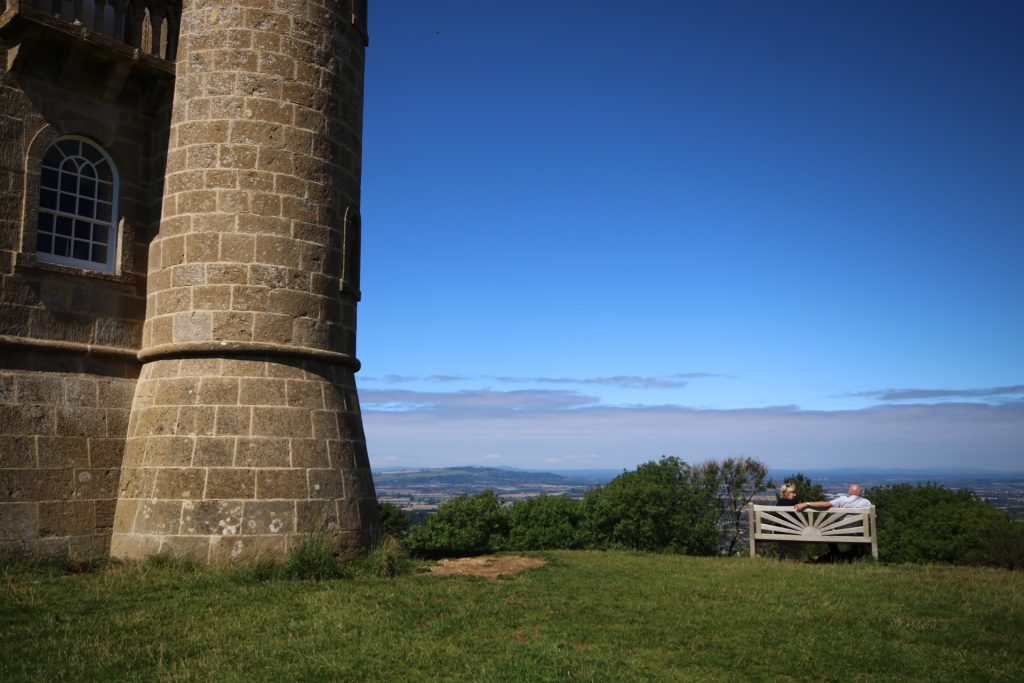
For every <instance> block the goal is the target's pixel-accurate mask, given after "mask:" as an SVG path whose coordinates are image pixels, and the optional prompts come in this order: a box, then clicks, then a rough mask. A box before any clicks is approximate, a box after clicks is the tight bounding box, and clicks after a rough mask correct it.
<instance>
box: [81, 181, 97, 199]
mask: <svg viewBox="0 0 1024 683" xmlns="http://www.w3.org/2000/svg"><path fill="white" fill-rule="evenodd" d="M78 194H80V195H82V196H83V197H89V198H95V197H96V181H95V180H93V179H92V178H81V179H80V180H79V181H78Z"/></svg>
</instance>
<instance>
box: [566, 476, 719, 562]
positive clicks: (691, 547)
mask: <svg viewBox="0 0 1024 683" xmlns="http://www.w3.org/2000/svg"><path fill="white" fill-rule="evenodd" d="M584 507H585V510H586V514H587V526H588V529H589V530H590V533H591V534H592V538H593V540H594V543H596V544H597V545H599V546H602V547H620V548H631V549H634V550H646V551H662V552H664V551H670V552H679V553H689V554H695V555H707V554H711V553H713V552H714V549H715V545H716V544H715V539H716V537H717V533H716V530H715V518H716V511H715V510H714V509H713V508H712V507H711V506H709V505H708V501H707V499H706V497H705V496H704V495H703V491H702V490H701V489H700V488H699V487H697V486H695V485H694V483H693V481H692V479H691V472H690V466H689V465H687V464H686V463H685V462H683V461H682V460H680V459H679V458H676V457H670V456H666V457H663V458H662V459H661V460H659V461H658V462H654V461H651V462H647V463H644V464H642V465H640V466H639V467H637V468H636V470H635V471H633V472H623V473H622V474H620V475H619V476H618V477H616V478H615V479H613V480H612V481H610V482H609V483H608V484H607V485H605V486H603V487H598V488H595V489H592V490H591V491H590V492H588V494H587V495H586V497H585V498H584Z"/></svg>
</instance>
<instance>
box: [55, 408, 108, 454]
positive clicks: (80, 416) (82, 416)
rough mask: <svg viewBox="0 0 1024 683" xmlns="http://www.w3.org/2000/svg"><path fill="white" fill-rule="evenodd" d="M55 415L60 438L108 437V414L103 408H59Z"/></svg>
mask: <svg viewBox="0 0 1024 683" xmlns="http://www.w3.org/2000/svg"><path fill="white" fill-rule="evenodd" d="M55 413H56V417H57V435H58V436H68V437H73V436H78V437H89V436H107V413H106V411H105V410H103V409H102V408H80V407H78V406H57V407H56V410H55ZM82 445H83V446H84V445H85V444H84V442H83V444H82Z"/></svg>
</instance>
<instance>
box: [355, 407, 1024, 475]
mask: <svg viewBox="0 0 1024 683" xmlns="http://www.w3.org/2000/svg"><path fill="white" fill-rule="evenodd" d="M364 394H365V395H364ZM361 395H362V400H363V403H364V408H365V409H364V424H365V426H366V432H367V438H368V440H369V444H370V451H371V458H375V457H377V454H379V455H380V457H382V458H384V459H385V461H386V462H403V463H404V462H415V463H417V464H446V463H451V462H460V463H465V462H475V461H479V460H480V459H482V457H483V456H484V455H486V454H495V453H500V454H502V456H503V460H504V462H506V463H508V464H511V465H518V466H545V467H553V466H556V465H561V466H565V467H572V466H573V463H581V462H586V463H587V466H592V467H599V466H600V467H615V468H618V467H633V466H634V465H635V464H637V463H639V462H642V461H645V460H649V459H652V458H657V457H659V456H660V455H663V454H673V455H679V456H680V457H683V458H685V459H687V460H691V461H699V460H704V459H706V458H710V457H722V456H725V455H741V454H742V455H749V456H752V457H757V458H761V459H763V460H765V461H766V462H768V463H769V464H770V465H771V466H773V467H793V468H812V467H825V466H840V465H849V466H876V467H877V466H888V467H897V466H898V467H924V466H958V465H965V464H970V465H974V466H979V467H991V468H995V469H1024V403H1016V402H1009V403H1002V404H985V403H964V402H961V403H953V402H947V403H937V404H930V405H925V404H890V405H882V406H875V407H870V408H864V409H860V410H842V411H839V410H837V411H824V410H801V409H799V408H797V407H795V406H776V407H770V408H751V409H740V410H707V409H696V408H689V407H684V406H675V405H666V406H605V405H602V404H600V403H599V402H598V401H597V399H595V398H594V397H592V396H585V395H580V394H576V393H574V392H569V391H542V390H527V391H509V392H500V391H465V392H450V393H445V392H434V393H430V392H426V393H423V392H402V391H395V392H361ZM577 466H579V465H577Z"/></svg>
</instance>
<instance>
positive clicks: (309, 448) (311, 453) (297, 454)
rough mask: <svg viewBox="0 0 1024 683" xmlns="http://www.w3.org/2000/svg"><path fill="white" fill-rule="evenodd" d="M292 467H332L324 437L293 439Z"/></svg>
mask: <svg viewBox="0 0 1024 683" xmlns="http://www.w3.org/2000/svg"><path fill="white" fill-rule="evenodd" d="M291 445H292V467H302V468H306V469H309V468H326V467H330V459H329V457H328V455H327V442H326V441H324V440H323V439H292V440H291Z"/></svg>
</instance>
